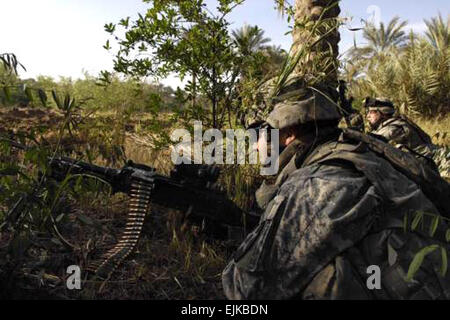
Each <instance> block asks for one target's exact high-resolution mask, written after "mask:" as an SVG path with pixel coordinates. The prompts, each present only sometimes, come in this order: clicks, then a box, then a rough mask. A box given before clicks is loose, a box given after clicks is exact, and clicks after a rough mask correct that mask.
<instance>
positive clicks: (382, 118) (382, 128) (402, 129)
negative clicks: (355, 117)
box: [364, 98, 436, 161]
mask: <svg viewBox="0 0 450 320" xmlns="http://www.w3.org/2000/svg"><path fill="white" fill-rule="evenodd" d="M364 107H365V109H366V114H367V116H366V117H367V120H368V122H369V126H370V129H371V133H373V134H376V135H379V136H382V137H383V138H384V139H386V141H388V142H389V143H391V144H393V145H394V146H396V147H398V148H400V149H403V150H404V151H410V152H413V153H415V154H416V156H418V157H420V156H423V157H426V158H428V159H430V160H431V159H432V157H433V154H434V151H435V149H436V147H435V146H434V145H433V143H432V142H431V137H430V136H429V135H428V134H426V133H425V132H424V131H423V130H422V129H421V128H420V127H419V126H417V125H416V124H415V123H414V122H412V121H411V120H410V119H409V118H407V117H406V116H404V115H395V108H394V104H393V103H392V102H391V101H389V100H387V99H382V98H379V99H373V98H366V99H365V102H364ZM431 161H432V160H431Z"/></svg>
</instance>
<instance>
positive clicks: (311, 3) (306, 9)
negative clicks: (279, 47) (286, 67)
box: [293, 0, 341, 85]
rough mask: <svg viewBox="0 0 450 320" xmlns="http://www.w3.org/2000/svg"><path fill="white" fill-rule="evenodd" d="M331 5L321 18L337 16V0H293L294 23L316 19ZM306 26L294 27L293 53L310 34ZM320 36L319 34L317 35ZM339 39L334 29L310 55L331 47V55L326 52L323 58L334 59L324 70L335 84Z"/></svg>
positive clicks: (337, 32) (299, 66)
mask: <svg viewBox="0 0 450 320" xmlns="http://www.w3.org/2000/svg"><path fill="white" fill-rule="evenodd" d="M330 6H332V7H331V8H330V9H328V10H327V11H325V13H324V14H323V17H322V19H333V18H337V17H338V16H339V13H340V11H341V10H340V8H339V1H338V0H295V21H296V24H297V23H298V22H300V21H304V20H305V19H307V20H310V21H311V20H312V21H317V20H318V19H319V18H320V16H321V14H322V12H323V11H324V9H325V8H327V7H330ZM308 32H309V31H308V29H307V28H299V27H294V30H293V41H294V47H293V53H294V54H295V52H298V48H299V47H300V44H301V43H303V42H304V39H306V38H308V37H309V36H310V34H308ZM320 32H322V34H324V33H326V31H325V30H319V33H320ZM319 36H320V35H319ZM339 40H340V35H339V31H338V30H337V29H336V30H334V31H333V32H331V33H330V34H328V35H327V36H325V37H324V39H323V40H322V41H321V42H320V43H319V44H318V45H317V46H315V48H314V50H313V52H312V55H314V53H315V52H316V53H317V52H327V51H329V48H330V47H331V48H332V53H331V56H330V54H327V56H326V57H324V58H327V57H328V58H331V59H332V61H334V66H330V67H329V68H327V70H322V71H325V72H326V73H328V74H329V77H328V78H327V79H329V81H330V84H332V85H333V84H336V85H337V68H336V67H335V66H337V56H338V53H339V48H338V43H339ZM297 68H302V66H301V65H298V66H297Z"/></svg>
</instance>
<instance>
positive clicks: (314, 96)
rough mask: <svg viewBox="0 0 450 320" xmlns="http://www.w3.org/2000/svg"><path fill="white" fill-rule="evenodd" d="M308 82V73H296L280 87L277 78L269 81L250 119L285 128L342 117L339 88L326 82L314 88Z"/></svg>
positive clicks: (276, 127)
mask: <svg viewBox="0 0 450 320" xmlns="http://www.w3.org/2000/svg"><path fill="white" fill-rule="evenodd" d="M307 83H308V79H306V78H305V77H299V76H295V75H294V76H290V77H289V78H288V80H287V81H286V82H285V84H284V85H283V87H282V88H281V89H278V90H277V88H276V79H274V80H271V81H269V82H267V83H266V84H265V86H264V87H263V89H264V91H262V96H263V98H262V99H261V100H260V103H259V104H258V105H257V106H255V109H256V113H255V114H256V117H253V118H252V119H251V120H250V121H253V124H254V123H266V124H268V125H270V126H271V127H272V128H274V129H283V128H287V127H291V126H294V125H299V124H305V123H309V122H312V121H322V120H339V119H341V118H342V115H341V113H340V112H339V110H338V107H337V103H336V101H337V99H338V94H337V91H336V89H335V88H332V87H330V86H328V85H326V84H319V85H317V84H316V85H314V86H311V87H312V88H311V87H309V86H308V84H307ZM255 118H256V119H255ZM251 126H252V125H251V124H250V126H249V127H251Z"/></svg>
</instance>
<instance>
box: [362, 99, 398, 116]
mask: <svg viewBox="0 0 450 320" xmlns="http://www.w3.org/2000/svg"><path fill="white" fill-rule="evenodd" d="M364 108H365V109H366V112H369V111H379V112H381V113H382V114H385V115H393V114H394V113H395V107H394V104H393V103H392V101H390V100H388V99H386V98H371V97H367V98H365V99H364Z"/></svg>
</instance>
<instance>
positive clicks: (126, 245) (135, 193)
mask: <svg viewBox="0 0 450 320" xmlns="http://www.w3.org/2000/svg"><path fill="white" fill-rule="evenodd" d="M151 191H152V185H151V184H149V183H145V182H142V181H134V182H133V183H132V184H131V189H130V192H129V196H130V200H129V204H128V215H127V222H126V226H125V230H124V231H123V232H122V234H121V237H120V240H119V242H118V243H117V244H116V245H115V246H114V247H113V248H111V249H110V250H108V251H107V252H106V253H104V254H103V255H102V256H101V258H100V259H98V260H97V261H94V262H93V263H91V264H90V265H89V266H88V268H87V271H88V272H91V273H93V274H94V275H96V276H99V277H101V278H104V279H108V278H109V277H110V276H111V274H112V273H113V272H114V271H115V270H116V269H117V267H119V265H120V264H121V263H122V262H123V261H124V260H125V259H126V258H127V257H128V256H129V255H130V254H131V253H132V252H133V251H134V249H135V248H136V245H137V243H138V240H139V237H140V235H141V231H142V227H143V225H144V220H145V216H146V214H147V212H148V210H149V206H150V195H151Z"/></svg>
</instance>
